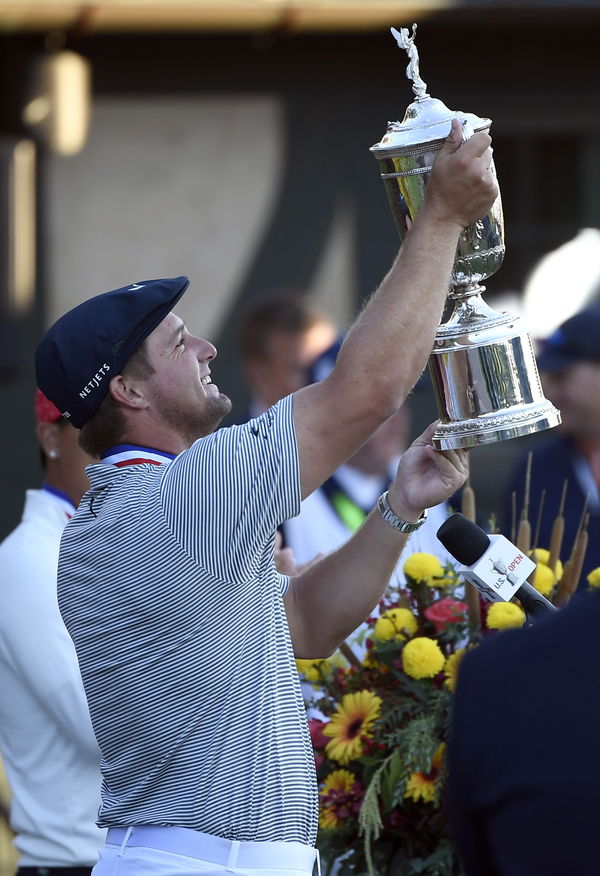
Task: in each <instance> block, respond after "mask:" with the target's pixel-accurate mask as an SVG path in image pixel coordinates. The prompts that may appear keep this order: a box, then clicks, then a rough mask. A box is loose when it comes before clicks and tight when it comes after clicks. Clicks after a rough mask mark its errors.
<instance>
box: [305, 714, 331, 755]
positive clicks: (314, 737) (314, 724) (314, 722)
mask: <svg viewBox="0 0 600 876" xmlns="http://www.w3.org/2000/svg"><path fill="white" fill-rule="evenodd" d="M326 724H327V721H321V720H320V719H319V718H311V719H310V721H309V722H308V730H309V732H310V741H311V742H312V747H313V748H314V749H315V750H316V751H320V750H321V749H322V748H325V746H326V745H327V743H328V742H329V739H328V738H327V736H325V734H324V733H323V727H325V725H326Z"/></svg>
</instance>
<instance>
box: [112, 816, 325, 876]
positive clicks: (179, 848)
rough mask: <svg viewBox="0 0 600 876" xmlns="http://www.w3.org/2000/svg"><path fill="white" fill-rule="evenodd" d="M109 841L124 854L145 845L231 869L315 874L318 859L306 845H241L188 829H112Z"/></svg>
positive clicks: (278, 843)
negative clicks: (271, 869) (277, 868)
mask: <svg viewBox="0 0 600 876" xmlns="http://www.w3.org/2000/svg"><path fill="white" fill-rule="evenodd" d="M106 842H107V844H109V845H115V846H121V851H123V850H124V849H125V848H126V847H128V846H145V847H146V848H151V849H160V850H161V851H163V852H173V853H174V854H178V855H188V856H189V857H192V858H198V859H199V860H202V861H210V862H211V863H213V864H217V865H219V866H222V867H225V868H227V869H232V868H234V867H241V868H246V867H247V868H253V867H254V868H257V869H261V868H267V869H268V868H274V867H279V868H283V869H286V870H303V871H304V872H306V873H311V872H312V869H313V865H314V862H315V858H316V857H317V850H316V849H313V848H312V846H306V845H304V844H303V843H298V842H289V843H286V842H276V843H270V842H261V843H254V842H238V840H227V839H223V838H222V837H219V836H213V835H212V834H209V833H200V832H199V831H197V830H191V829H190V828H187V827H154V826H148V825H140V826H138V827H111V828H109V830H108V834H107V837H106Z"/></svg>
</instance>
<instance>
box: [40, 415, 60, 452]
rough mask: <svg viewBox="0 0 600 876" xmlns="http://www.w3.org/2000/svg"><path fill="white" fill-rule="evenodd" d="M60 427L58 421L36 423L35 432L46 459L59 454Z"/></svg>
mask: <svg viewBox="0 0 600 876" xmlns="http://www.w3.org/2000/svg"><path fill="white" fill-rule="evenodd" d="M60 429H61V426H60V424H59V423H38V424H37V425H36V427H35V434H36V436H37V440H38V441H39V443H40V447H41V448H42V450H43V451H44V453H45V455H46V456H47V457H48V459H58V457H59V455H60Z"/></svg>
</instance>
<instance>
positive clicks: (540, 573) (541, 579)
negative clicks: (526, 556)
mask: <svg viewBox="0 0 600 876" xmlns="http://www.w3.org/2000/svg"><path fill="white" fill-rule="evenodd" d="M555 583H556V578H555V577H554V572H553V571H552V569H551V568H550V566H545V565H544V564H543V563H538V565H537V566H536V568H535V574H534V576H533V586H534V587H535V589H536V590H537V591H538V593H541V594H542V596H549V595H550V594H551V593H552V591H553V590H554V585H555Z"/></svg>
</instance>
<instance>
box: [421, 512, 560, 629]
mask: <svg viewBox="0 0 600 876" xmlns="http://www.w3.org/2000/svg"><path fill="white" fill-rule="evenodd" d="M437 537H438V539H439V540H440V541H441V543H442V544H443V545H444V547H445V548H446V550H447V551H448V553H449V554H451V555H452V556H453V557H454V558H455V559H456V560H458V562H459V563H461V565H462V566H463V568H462V569H460V570H459V571H460V574H461V575H462V576H463V578H464V579H465V580H466V581H469V582H470V583H471V584H473V586H474V587H476V588H477V589H478V590H479V592H480V593H481V594H482V596H483V597H484V599H487V601H488V602H509V600H511V599H512V598H513V596H516V597H517V599H518V600H519V602H520V603H521V604H522V606H523V609H524V611H525V614H526V615H527V616H528V617H529V616H531V617H535V616H536V615H541V614H547V613H548V612H554V611H558V609H557V608H556V606H554V605H552V603H551V602H549V601H548V600H547V599H546V598H545V597H544V596H542V594H541V593H538V591H537V590H536V589H535V587H532V586H531V584H529V582H528V581H527V578H528V576H529V575H530V574H531V573H532V572H533V570H534V569H535V563H534V562H533V560H531V559H530V558H529V557H528V556H527V555H526V554H524V553H523V551H520V550H519V549H518V548H517V547H515V545H514V544H512V543H511V542H510V541H509V540H508V539H507V538H504V536H503V535H488V534H487V533H486V532H484V531H483V529H481V528H480V527H479V526H477V524H476V523H473V522H472V521H471V520H469V519H468V518H467V517H465V516H464V515H463V514H458V513H457V514H452V515H451V516H450V517H448V519H447V520H445V521H444V523H442V525H441V526H440V528H439V529H438V531H437Z"/></svg>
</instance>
